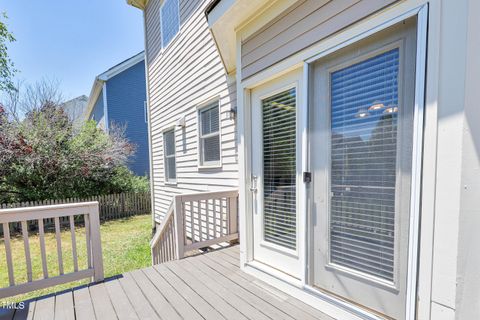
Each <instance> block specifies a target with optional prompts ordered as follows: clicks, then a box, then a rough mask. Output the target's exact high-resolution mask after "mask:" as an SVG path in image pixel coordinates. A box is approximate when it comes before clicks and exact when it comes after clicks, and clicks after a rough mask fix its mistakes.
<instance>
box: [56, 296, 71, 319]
mask: <svg viewBox="0 0 480 320" xmlns="http://www.w3.org/2000/svg"><path fill="white" fill-rule="evenodd" d="M55 320H75V313H74V308H73V293H72V291H67V292H64V293H61V294H58V295H57V296H56V297H55Z"/></svg>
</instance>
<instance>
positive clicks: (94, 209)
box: [89, 202, 104, 282]
mask: <svg viewBox="0 0 480 320" xmlns="http://www.w3.org/2000/svg"><path fill="white" fill-rule="evenodd" d="M89 211H90V214H89V216H90V240H91V248H92V258H93V269H94V273H93V281H95V282H98V281H103V279H104V274H103V256H102V243H101V237H100V215H99V209H98V202H97V203H96V204H94V205H91V206H90V208H89Z"/></svg>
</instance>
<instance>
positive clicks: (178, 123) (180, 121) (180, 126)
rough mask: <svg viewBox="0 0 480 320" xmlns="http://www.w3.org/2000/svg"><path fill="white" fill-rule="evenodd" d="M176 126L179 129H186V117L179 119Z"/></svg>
mask: <svg viewBox="0 0 480 320" xmlns="http://www.w3.org/2000/svg"><path fill="white" fill-rule="evenodd" d="M176 126H177V127H178V128H185V115H182V116H181V117H180V118H178V120H177V123H176Z"/></svg>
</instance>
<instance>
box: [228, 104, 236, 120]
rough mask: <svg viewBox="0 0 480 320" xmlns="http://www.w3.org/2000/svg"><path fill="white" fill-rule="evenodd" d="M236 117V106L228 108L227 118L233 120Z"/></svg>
mask: <svg viewBox="0 0 480 320" xmlns="http://www.w3.org/2000/svg"><path fill="white" fill-rule="evenodd" d="M236 117H237V107H231V108H230V110H228V119H230V120H235V118H236Z"/></svg>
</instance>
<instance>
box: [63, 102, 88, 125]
mask: <svg viewBox="0 0 480 320" xmlns="http://www.w3.org/2000/svg"><path fill="white" fill-rule="evenodd" d="M87 102H88V97H87V96H86V95H81V96H78V97H76V98H73V99H70V100H68V101H66V102H64V103H63V104H62V105H61V107H62V108H63V110H64V111H65V112H66V113H67V115H68V118H69V119H70V120H71V121H72V122H73V123H74V125H81V124H82V123H84V122H85V118H84V116H85V109H86V107H87Z"/></svg>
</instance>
